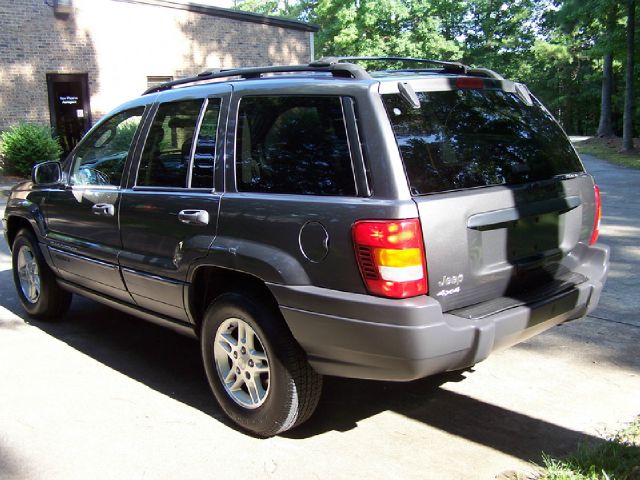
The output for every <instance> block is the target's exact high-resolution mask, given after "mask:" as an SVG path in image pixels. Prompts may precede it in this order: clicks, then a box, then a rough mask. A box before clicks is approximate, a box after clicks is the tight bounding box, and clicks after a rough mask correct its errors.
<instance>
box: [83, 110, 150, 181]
mask: <svg viewBox="0 0 640 480" xmlns="http://www.w3.org/2000/svg"><path fill="white" fill-rule="evenodd" d="M143 112H144V107H140V108H134V109H133V110H127V111H124V112H120V113H118V114H116V115H114V116H113V117H111V118H110V119H108V120H106V121H105V122H104V123H102V125H100V126H99V127H98V128H97V129H96V130H94V131H93V132H91V134H90V135H89V136H88V137H87V138H86V139H85V140H84V141H83V142H82V144H81V145H79V146H78V148H77V149H76V152H75V154H74V160H73V166H72V168H71V184H72V185H113V186H120V181H121V180H122V172H123V170H124V164H125V162H126V160H127V155H128V154H129V148H130V147H131V142H132V141H133V137H134V135H135V133H136V130H137V129H138V125H139V124H140V120H141V119H142V113H143Z"/></svg>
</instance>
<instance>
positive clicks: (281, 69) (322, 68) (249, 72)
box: [142, 62, 371, 95]
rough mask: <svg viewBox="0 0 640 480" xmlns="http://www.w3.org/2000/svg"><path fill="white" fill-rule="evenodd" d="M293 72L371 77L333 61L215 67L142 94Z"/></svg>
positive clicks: (352, 67) (357, 68)
mask: <svg viewBox="0 0 640 480" xmlns="http://www.w3.org/2000/svg"><path fill="white" fill-rule="evenodd" d="M294 72H328V73H331V74H332V75H333V76H334V77H351V78H353V79H356V80H364V79H369V78H371V77H370V76H369V74H368V73H367V71H366V70H365V69H364V68H362V67H360V66H359V65H355V64H353V63H335V64H327V65H324V64H323V65H316V62H313V63H310V64H309V65H274V66H270V67H248V68H224V69H220V68H216V69H212V70H205V71H204V72H200V73H199V74H198V75H196V76H194V77H185V78H178V79H177V80H171V81H169V82H165V83H162V84H160V85H156V86H154V87H151V88H148V89H147V90H145V91H144V93H143V94H142V95H148V94H149V93H155V92H161V91H163V90H170V89H171V88H173V87H176V86H178V85H186V84H188V83H197V82H202V81H205V80H213V79H216V78H229V77H241V78H246V79H250V78H260V77H261V76H262V75H263V74H267V73H294Z"/></svg>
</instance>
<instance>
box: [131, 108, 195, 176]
mask: <svg viewBox="0 0 640 480" xmlns="http://www.w3.org/2000/svg"><path fill="white" fill-rule="evenodd" d="M201 107H202V100H189V101H186V102H172V103H163V104H162V105H160V107H158V112H157V113H156V116H155V118H154V119H153V123H152V124H151V128H150V130H149V134H148V136H147V141H146V143H145V145H144V150H143V151H142V157H141V158H140V168H139V169H138V180H137V185H140V186H150V187H186V186H187V172H188V170H189V160H190V158H191V146H192V145H193V135H194V132H195V128H196V123H197V121H198V115H199V113H200V108H201Z"/></svg>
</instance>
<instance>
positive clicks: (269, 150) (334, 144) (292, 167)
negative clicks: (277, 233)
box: [236, 96, 355, 195]
mask: <svg viewBox="0 0 640 480" xmlns="http://www.w3.org/2000/svg"><path fill="white" fill-rule="evenodd" d="M236 182H237V187H238V190H239V191H243V192H267V193H289V194H302V195H355V180H354V175H353V168H352V165H351V157H350V153H349V145H348V142H347V130H346V125H345V120H344V116H343V113H342V101H341V99H340V97H297V96H278V97H246V98H243V99H242V101H241V103H240V109H239V113H238V132H237V140H236Z"/></svg>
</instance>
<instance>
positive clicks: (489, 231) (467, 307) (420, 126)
mask: <svg viewBox="0 0 640 480" xmlns="http://www.w3.org/2000/svg"><path fill="white" fill-rule="evenodd" d="M469 80H471V81H469ZM402 83H403V84H402V85H400V86H399V89H396V88H393V89H390V88H389V87H388V84H387V87H383V86H382V85H384V83H383V84H382V85H381V93H382V100H383V103H384V106H385V108H386V111H387V114H388V116H389V119H390V121H391V124H392V127H393V130H394V133H395V136H396V141H397V143H398V147H399V150H400V155H401V157H402V161H403V163H404V168H405V172H406V176H407V181H408V183H409V186H410V189H411V194H412V196H413V198H414V201H415V202H416V204H417V205H418V210H419V214H420V221H421V225H422V231H423V235H424V245H425V252H426V259H427V271H428V278H429V295H431V296H433V297H434V298H436V299H437V300H438V301H439V302H440V303H441V305H442V306H443V310H444V311H450V310H456V313H457V314H459V315H462V316H465V317H468V318H481V317H483V316H486V315H489V314H491V313H495V312H497V311H501V310H504V309H507V308H511V307H513V306H515V305H518V304H528V303H532V302H535V301H537V300H539V299H542V298H544V297H548V296H551V295H554V294H557V293H561V292H562V291H563V290H567V289H570V288H571V287H572V286H573V285H575V284H576V283H581V282H582V281H584V280H585V278H584V277H582V276H581V275H580V274H578V273H576V272H575V271H574V269H575V268H576V267H578V266H579V263H580V256H581V251H583V250H584V248H585V245H586V244H587V243H588V240H589V236H590V234H591V228H592V226H593V219H594V192H593V179H592V178H591V177H590V176H589V175H587V174H586V173H585V172H584V168H583V166H582V164H581V162H580V160H579V158H578V156H577V155H576V153H575V151H574V149H573V148H572V146H571V144H570V142H569V140H568V138H567V137H566V135H565V134H564V132H563V131H562V129H561V128H560V127H559V125H558V124H557V123H556V121H555V120H554V119H553V117H552V116H551V114H550V113H549V112H548V111H547V110H546V109H545V108H544V107H543V106H542V105H541V104H540V103H539V102H538V101H537V100H536V99H535V98H533V97H532V96H530V95H529V93H528V91H527V90H526V87H524V86H522V85H518V84H514V83H513V82H509V81H500V80H493V79H486V80H485V79H478V78H472V79H470V78H469V77H451V78H442V77H440V78H438V79H434V80H431V81H428V80H422V81H416V82H415V83H414V82H402ZM385 88H386V90H385ZM394 90H395V91H394ZM407 91H408V92H409V93H407ZM414 92H415V93H416V95H415V96H414V95H413V93H414ZM416 97H417V100H419V106H418V105H417V102H416Z"/></svg>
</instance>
